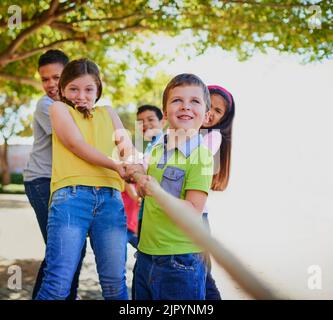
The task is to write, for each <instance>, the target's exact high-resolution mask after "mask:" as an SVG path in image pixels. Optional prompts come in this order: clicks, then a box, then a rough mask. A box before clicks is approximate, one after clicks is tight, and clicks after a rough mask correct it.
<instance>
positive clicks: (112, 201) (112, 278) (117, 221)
mask: <svg viewBox="0 0 333 320" xmlns="http://www.w3.org/2000/svg"><path fill="white" fill-rule="evenodd" d="M87 234H88V235H89V237H90V243H91V247H92V249H93V251H94V254H95V260H96V265H97V273H98V276H99V281H100V284H101V287H102V294H103V297H104V299H107V300H111V299H114V300H116V299H117V300H126V299H128V295H127V287H126V276H125V273H126V269H125V254H126V242H127V226H126V216H125V212H124V205H123V202H122V199H121V195H120V192H119V191H118V190H115V189H112V188H106V187H102V188H97V187H88V186H73V187H72V186H70V187H64V188H61V189H59V190H57V191H56V192H54V194H53V197H52V202H51V206H50V213H49V219H48V239H47V246H46V266H47V267H46V269H45V277H44V279H43V283H42V286H41V288H40V290H39V292H38V294H37V297H36V299H37V300H63V299H65V298H66V296H67V295H68V293H69V290H70V286H71V282H72V279H73V276H74V274H75V270H76V268H77V265H78V263H79V260H80V255H81V250H82V247H83V246H84V243H85V241H86V236H87Z"/></svg>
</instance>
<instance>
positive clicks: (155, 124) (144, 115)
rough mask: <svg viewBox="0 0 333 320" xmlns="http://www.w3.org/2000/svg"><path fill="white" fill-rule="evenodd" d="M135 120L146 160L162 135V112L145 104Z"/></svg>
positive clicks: (140, 217) (140, 221)
mask: <svg viewBox="0 0 333 320" xmlns="http://www.w3.org/2000/svg"><path fill="white" fill-rule="evenodd" d="M136 120H137V121H138V122H139V128H140V131H141V133H142V137H143V140H144V142H146V147H145V151H144V158H145V161H146V162H147V161H148V159H149V156H150V153H151V150H152V148H153V147H154V145H155V144H156V143H157V142H158V141H159V139H160V138H161V137H162V135H163V127H164V124H165V121H164V119H163V113H162V111H161V109H160V108H158V107H156V106H153V105H149V104H145V105H142V106H140V107H139V108H138V111H137V113H136ZM143 206H144V201H142V203H141V207H140V211H139V216H138V238H140V233H141V225H142V216H143Z"/></svg>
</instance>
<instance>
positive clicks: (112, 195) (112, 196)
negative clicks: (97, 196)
mask: <svg viewBox="0 0 333 320" xmlns="http://www.w3.org/2000/svg"><path fill="white" fill-rule="evenodd" d="M113 190H114V189H113V188H111V198H113Z"/></svg>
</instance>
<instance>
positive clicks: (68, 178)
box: [51, 106, 124, 198]
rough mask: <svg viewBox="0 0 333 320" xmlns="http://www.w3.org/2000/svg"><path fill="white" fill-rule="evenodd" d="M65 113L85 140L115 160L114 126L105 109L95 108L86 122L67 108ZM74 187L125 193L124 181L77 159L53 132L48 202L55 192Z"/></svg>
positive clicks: (71, 109)
mask: <svg viewBox="0 0 333 320" xmlns="http://www.w3.org/2000/svg"><path fill="white" fill-rule="evenodd" d="M68 110H69V112H70V114H71V116H72V117H73V120H74V122H75V123H76V125H77V127H78V128H79V130H80V131H81V134H82V136H83V138H84V140H85V141H86V142H87V143H88V144H90V145H91V146H92V147H94V148H95V149H97V150H98V151H100V152H102V153H104V154H105V155H106V156H109V157H111V158H112V159H117V156H118V153H117V152H116V145H115V143H114V134H113V133H114V130H113V124H112V120H111V117H110V114H109V113H108V110H107V108H106V107H96V108H95V110H94V112H93V113H92V114H93V117H92V118H88V119H85V118H84V117H83V114H82V113H80V112H79V111H77V110H75V109H74V108H72V107H70V106H68ZM74 185H84V186H95V187H97V186H98V187H111V188H115V189H118V190H119V191H123V190H124V180H122V179H121V178H120V176H119V174H118V173H117V172H116V171H114V170H111V169H107V168H103V167H99V166H96V165H93V164H90V163H88V162H87V161H85V160H83V159H81V158H79V157H78V156H76V155H75V154H74V153H72V152H71V151H70V150H68V149H67V148H66V147H65V146H64V145H63V144H62V143H61V141H60V140H59V138H58V137H57V135H56V133H55V131H54V130H53V132H52V178H51V198H52V193H53V192H54V191H56V190H58V189H60V188H63V187H67V186H74Z"/></svg>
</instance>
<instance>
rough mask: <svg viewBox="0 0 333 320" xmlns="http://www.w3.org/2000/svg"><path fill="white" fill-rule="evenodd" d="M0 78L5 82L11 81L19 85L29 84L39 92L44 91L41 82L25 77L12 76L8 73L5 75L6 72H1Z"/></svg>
mask: <svg viewBox="0 0 333 320" xmlns="http://www.w3.org/2000/svg"><path fill="white" fill-rule="evenodd" d="M0 78H2V79H5V80H9V81H14V82H16V83H19V84H28V85H30V86H33V87H35V88H36V89H38V90H42V89H43V87H42V85H41V83H40V82H39V81H36V80H34V79H31V78H24V77H19V76H14V75H12V74H7V73H4V72H0Z"/></svg>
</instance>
